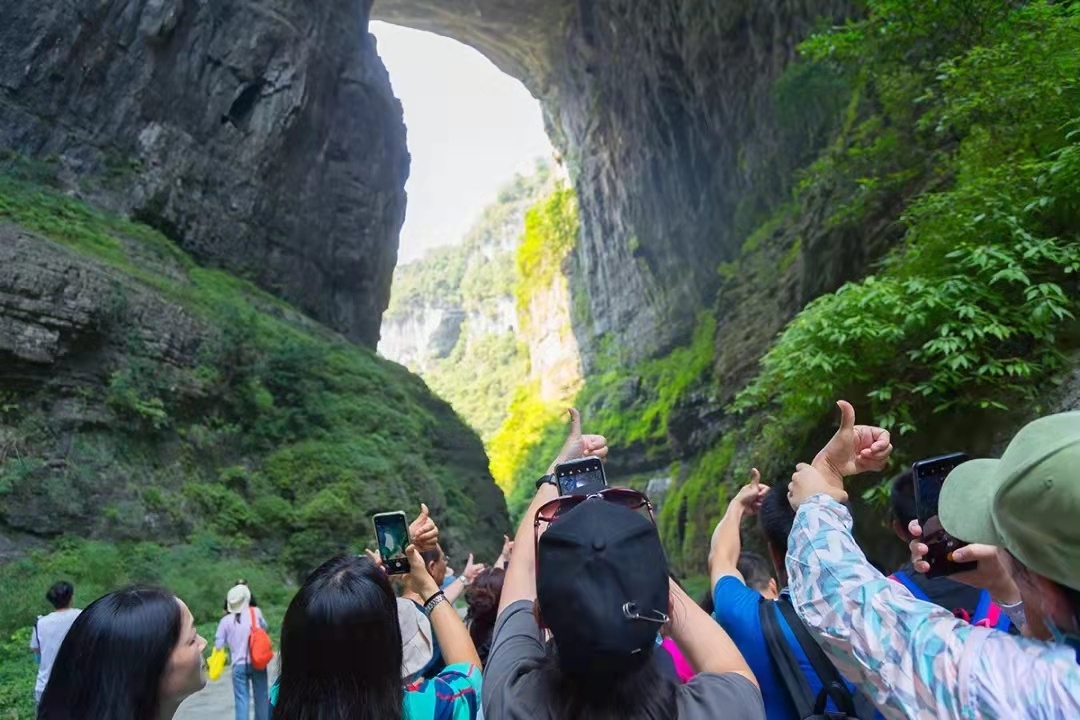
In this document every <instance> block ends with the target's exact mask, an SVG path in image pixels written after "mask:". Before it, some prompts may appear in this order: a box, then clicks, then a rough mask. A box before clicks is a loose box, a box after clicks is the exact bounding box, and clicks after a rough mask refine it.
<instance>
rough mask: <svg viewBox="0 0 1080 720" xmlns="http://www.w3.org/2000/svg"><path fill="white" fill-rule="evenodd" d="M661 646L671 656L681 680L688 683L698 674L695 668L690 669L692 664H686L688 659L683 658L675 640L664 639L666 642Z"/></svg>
mask: <svg viewBox="0 0 1080 720" xmlns="http://www.w3.org/2000/svg"><path fill="white" fill-rule="evenodd" d="M660 646H661V647H663V648H664V649H665V650H667V651H668V655H670V656H671V660H672V662H674V663H675V673H676V674H677V675H678V676H679V679H680V680H682V681H683V682H687V681H689V680H690V678H692V677H694V675H696V674H697V673H695V672H694V668H692V667H690V663H688V662H686V658H685V657H683V654H682V651H681V650H679V646H678V645H676V644H675V641H674V640H672V639H671V638H664V642H662V643H660Z"/></svg>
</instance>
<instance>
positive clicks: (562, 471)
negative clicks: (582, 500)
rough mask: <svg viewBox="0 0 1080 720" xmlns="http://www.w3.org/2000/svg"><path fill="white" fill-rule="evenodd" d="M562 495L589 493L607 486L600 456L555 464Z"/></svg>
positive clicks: (556, 476) (556, 477)
mask: <svg viewBox="0 0 1080 720" xmlns="http://www.w3.org/2000/svg"><path fill="white" fill-rule="evenodd" d="M555 482H557V483H558V485H559V494H560V495H589V494H590V493H594V492H599V491H600V490H603V489H604V488H606V487H607V478H606V477H605V476H604V464H603V463H602V462H600V458H594V457H587V458H580V459H578V460H571V461H570V462H564V463H562V464H560V465H556V466H555Z"/></svg>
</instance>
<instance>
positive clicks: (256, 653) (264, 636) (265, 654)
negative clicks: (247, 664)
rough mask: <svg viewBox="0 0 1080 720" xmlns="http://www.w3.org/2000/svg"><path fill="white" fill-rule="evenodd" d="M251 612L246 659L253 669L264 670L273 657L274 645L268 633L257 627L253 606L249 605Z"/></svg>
mask: <svg viewBox="0 0 1080 720" xmlns="http://www.w3.org/2000/svg"><path fill="white" fill-rule="evenodd" d="M248 612H249V613H251V634H250V635H249V636H248V660H250V661H251V667H252V669H254V670H265V669H266V668H267V666H269V665H270V661H271V660H273V659H274V645H273V643H271V642H270V635H269V634H268V633H267V632H266V631H265V630H263V629H262V628H261V627H259V622H258V620H256V619H255V608H252V607H249V608H248Z"/></svg>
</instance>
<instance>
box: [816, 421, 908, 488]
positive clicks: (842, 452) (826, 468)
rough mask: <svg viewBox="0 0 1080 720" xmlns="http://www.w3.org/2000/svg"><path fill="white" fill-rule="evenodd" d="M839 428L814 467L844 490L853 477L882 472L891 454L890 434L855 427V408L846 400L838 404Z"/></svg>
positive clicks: (873, 428)
mask: <svg viewBox="0 0 1080 720" xmlns="http://www.w3.org/2000/svg"><path fill="white" fill-rule="evenodd" d="M836 404H837V406H838V407H839V408H840V428H839V429H838V430H837V431H836V434H835V435H833V436H832V439H831V440H829V442H828V443H827V444H826V445H825V447H823V448H822V449H821V452H819V453H818V454H817V457H815V458H814V462H813V463H812V465H813V467H814V469H815V470H817V471H818V472H819V473H820V474H821V475H822V476H824V478H825V479H826V480H828V481H830V482H831V483H833V484H836V485H838V487H840V488H843V486H844V478H845V477H848V476H850V475H858V474H859V473H864V472H870V471H874V470H883V469H884V468H885V465H886V464H887V463H888V461H889V455H890V454H891V453H892V440H891V437H890V435H889V431H888V430H885V429H883V428H879V427H874V426H871V425H856V424H855V408H853V407H852V406H851V403H849V402H848V401H846V400H839V401H837V403H836Z"/></svg>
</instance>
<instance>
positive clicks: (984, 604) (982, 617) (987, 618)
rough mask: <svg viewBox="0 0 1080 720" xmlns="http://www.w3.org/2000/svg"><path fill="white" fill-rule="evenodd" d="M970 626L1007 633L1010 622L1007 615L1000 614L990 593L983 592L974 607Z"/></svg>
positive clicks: (998, 607)
mask: <svg viewBox="0 0 1080 720" xmlns="http://www.w3.org/2000/svg"><path fill="white" fill-rule="evenodd" d="M971 624H972V625H978V626H980V627H988V628H994V629H996V630H1001V631H1002V632H1008V631H1009V626H1010V625H1012V622H1011V621H1010V620H1009V616H1008V615H1006V614H1005V613H1003V612H1001V607H1000V606H998V604H997V603H995V602H994V601H993V599H992V598H991V597H990V593H989V592H988V591H986V590H983V591H982V592H980V593H979V604H978V605H976V606H975V615H974V616H972V618H971Z"/></svg>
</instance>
